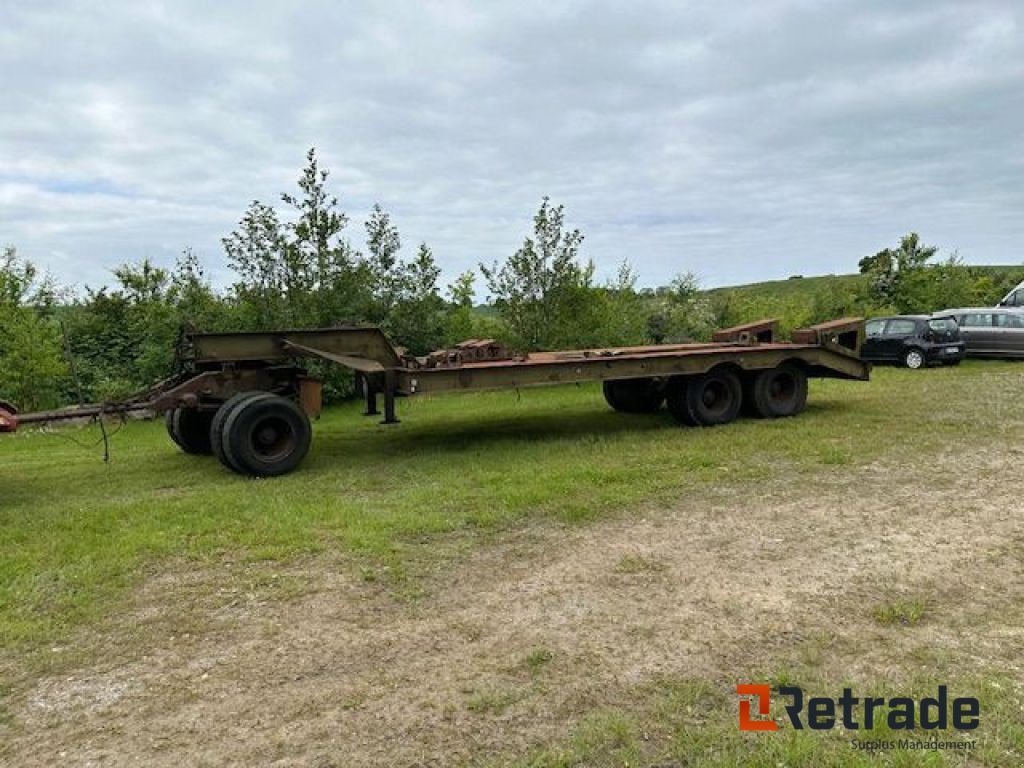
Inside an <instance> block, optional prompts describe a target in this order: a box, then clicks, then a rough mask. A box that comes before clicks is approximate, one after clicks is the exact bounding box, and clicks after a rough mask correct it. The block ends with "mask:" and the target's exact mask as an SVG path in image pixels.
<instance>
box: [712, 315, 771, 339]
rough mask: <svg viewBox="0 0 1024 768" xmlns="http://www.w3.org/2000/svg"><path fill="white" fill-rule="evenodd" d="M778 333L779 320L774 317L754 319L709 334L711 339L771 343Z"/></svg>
mask: <svg viewBox="0 0 1024 768" xmlns="http://www.w3.org/2000/svg"><path fill="white" fill-rule="evenodd" d="M778 333H779V321H778V320H777V319H775V318H770V319H766V320H756V321H754V322H752V323H743V324H742V325H734V326H732V327H731V328H722V329H720V330H717V331H715V332H714V333H713V334H711V340H712V341H718V342H723V341H737V342H740V343H771V342H773V341H775V337H776V336H777V335H778Z"/></svg>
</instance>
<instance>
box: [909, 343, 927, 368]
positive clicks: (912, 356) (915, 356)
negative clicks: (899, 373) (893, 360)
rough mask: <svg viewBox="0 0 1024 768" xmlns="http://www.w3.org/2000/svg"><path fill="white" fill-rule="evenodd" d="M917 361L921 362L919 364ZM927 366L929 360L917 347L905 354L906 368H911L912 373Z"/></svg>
mask: <svg viewBox="0 0 1024 768" xmlns="http://www.w3.org/2000/svg"><path fill="white" fill-rule="evenodd" d="M917 360H920V362H919V363H918V362H917ZM914 363H916V364H914ZM927 366H928V358H927V357H925V354H924V352H922V351H921V350H920V349H918V348H917V347H911V348H910V349H908V350H907V351H906V352H904V353H903V367H904V368H909V369H910V370H912V371H916V370H918V369H920V368H926V367H927Z"/></svg>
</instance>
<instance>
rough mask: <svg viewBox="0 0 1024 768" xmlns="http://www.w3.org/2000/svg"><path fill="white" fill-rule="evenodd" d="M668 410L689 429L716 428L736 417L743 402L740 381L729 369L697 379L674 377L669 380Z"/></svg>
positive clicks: (706, 374)
mask: <svg viewBox="0 0 1024 768" xmlns="http://www.w3.org/2000/svg"><path fill="white" fill-rule="evenodd" d="M667 400H668V410H669V412H670V413H671V414H672V415H673V416H674V417H675V419H676V420H677V421H679V422H680V423H682V424H686V425H688V426H699V427H715V426H718V425H720V424H728V423H729V422H730V421H734V420H735V419H736V417H737V416H738V415H739V412H740V406H741V405H742V403H743V387H742V385H741V384H740V378H739V376H737V375H736V374H735V373H734V372H733V371H730V370H712V371H708V372H707V373H705V374H702V375H700V376H677V377H673V378H672V379H671V380H670V381H669V387H668V393H667Z"/></svg>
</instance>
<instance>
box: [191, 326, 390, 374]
mask: <svg viewBox="0 0 1024 768" xmlns="http://www.w3.org/2000/svg"><path fill="white" fill-rule="evenodd" d="M185 342H186V343H185V350H184V362H186V363H192V364H198V365H205V364H215V365H223V364H224V363H229V362H252V361H261V362H267V363H271V362H280V361H282V360H288V359H290V358H293V357H296V356H303V355H306V354H309V353H306V352H303V353H301V354H299V355H297V354H296V353H297V351H298V350H297V349H296V346H301V347H305V348H307V349H310V350H316V353H317V355H316V356H323V355H324V354H331V355H338V356H341V357H353V358H362V359H364V360H376V361H377V362H378V363H380V364H381V366H382V367H384V368H398V367H400V366H401V364H402V361H401V358H400V357H399V354H398V352H397V351H396V350H395V347H394V346H393V345H392V344H391V342H390V341H388V338H387V336H385V335H384V332H383V331H382V330H381V329H380V328H376V327H356V326H346V327H339V328H314V329H304V330H303V329H294V330H274V331H242V332H232V333H190V334H187V335H186V337H185ZM289 345H291V346H289Z"/></svg>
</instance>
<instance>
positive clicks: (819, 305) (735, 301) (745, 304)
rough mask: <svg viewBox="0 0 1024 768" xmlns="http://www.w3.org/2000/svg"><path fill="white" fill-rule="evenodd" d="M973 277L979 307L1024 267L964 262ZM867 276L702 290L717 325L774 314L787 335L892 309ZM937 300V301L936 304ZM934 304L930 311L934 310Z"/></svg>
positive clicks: (1007, 287)
mask: <svg viewBox="0 0 1024 768" xmlns="http://www.w3.org/2000/svg"><path fill="white" fill-rule="evenodd" d="M967 266H969V267H970V272H971V273H973V274H974V275H975V276H984V277H987V278H989V279H988V280H987V281H985V286H984V288H983V290H982V292H981V293H979V294H978V295H977V296H976V297H975V300H976V302H977V303H978V305H979V306H989V305H993V304H995V303H996V302H997V301H999V299H1001V298H1002V297H1003V296H1005V295H1006V293H1007V292H1008V291H1009V290H1011V289H1012V288H1013V287H1014V286H1015V285H1017V283H1019V282H1020V281H1022V280H1024V265H1019V264H1018V265H1002V264H997V265H984V266H978V265H973V264H972V265H967ZM868 279H869V278H868V277H867V276H866V275H861V274H854V275H820V276H817V277H791V278H789V279H788V280H769V281H766V282H761V283H749V284H747V285H735V286H724V287H721V288H711V289H708V290H706V291H704V292H703V293H704V295H705V296H706V297H707V299H708V300H709V302H710V304H711V306H712V311H713V313H714V316H715V317H716V319H717V325H718V327H727V326H731V325H737V324H739V323H746V322H751V321H754V320H758V319H762V318H767V317H774V318H778V319H779V320H780V321H781V323H780V325H781V330H782V332H783V334H786V333H788V332H790V331H792V329H794V328H799V327H803V326H806V325H810V324H812V323H817V322H821V321H823V320H829V319H833V318H837V317H841V316H844V315H855V316H861V317H871V316H877V315H878V314H884V313H887V312H892V311H897V309H896V308H894V307H880V306H877V305H875V304H874V302H873V301H872V300H871V298H870V296H869V291H868ZM940 303H941V302H940ZM937 308H938V307H934V308H933V309H937Z"/></svg>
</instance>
